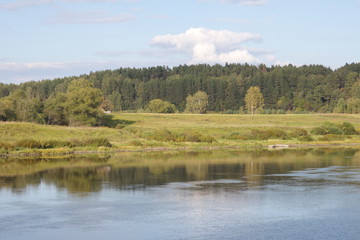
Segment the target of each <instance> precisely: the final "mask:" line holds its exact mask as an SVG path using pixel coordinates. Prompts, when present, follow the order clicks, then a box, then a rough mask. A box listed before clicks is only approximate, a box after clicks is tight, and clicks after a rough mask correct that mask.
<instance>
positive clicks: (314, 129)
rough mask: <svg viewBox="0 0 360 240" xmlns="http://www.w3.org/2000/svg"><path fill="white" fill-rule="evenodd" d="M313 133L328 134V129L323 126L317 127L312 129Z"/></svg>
mask: <svg viewBox="0 0 360 240" xmlns="http://www.w3.org/2000/svg"><path fill="white" fill-rule="evenodd" d="M311 133H312V134H314V135H326V134H327V131H326V129H325V128H323V127H315V128H313V129H312V130H311Z"/></svg>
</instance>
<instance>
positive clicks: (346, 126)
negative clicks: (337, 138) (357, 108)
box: [341, 122, 359, 135]
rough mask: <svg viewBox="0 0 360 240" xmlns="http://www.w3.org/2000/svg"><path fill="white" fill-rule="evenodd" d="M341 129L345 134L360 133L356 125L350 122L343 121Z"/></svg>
mask: <svg viewBox="0 0 360 240" xmlns="http://www.w3.org/2000/svg"><path fill="white" fill-rule="evenodd" d="M341 130H342V131H343V133H344V134H345V135H358V134H359V133H358V132H357V131H356V129H355V127H354V125H352V124H351V123H349V122H343V123H342V125H341Z"/></svg>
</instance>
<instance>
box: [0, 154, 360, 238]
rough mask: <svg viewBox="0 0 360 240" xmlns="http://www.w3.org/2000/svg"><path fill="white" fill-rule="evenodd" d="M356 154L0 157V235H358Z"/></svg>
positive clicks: (358, 163) (359, 206) (359, 182)
mask: <svg viewBox="0 0 360 240" xmlns="http://www.w3.org/2000/svg"><path fill="white" fill-rule="evenodd" d="M359 226H360V151H359V150H357V149H317V150H314V149H309V150H296V151H295V150H281V151H252V152H240V151H214V152H211V151H207V152H165V153H122V154H116V155H112V156H106V155H103V156H83V157H67V158H52V159H42V158H39V159H1V161H0V239H1V240H8V239H9V240H10V239H15V240H16V239H27V240H29V239H30V240H31V239H36V240H41V239H51V240H56V239H86V240H90V239H359V236H360V227H359Z"/></svg>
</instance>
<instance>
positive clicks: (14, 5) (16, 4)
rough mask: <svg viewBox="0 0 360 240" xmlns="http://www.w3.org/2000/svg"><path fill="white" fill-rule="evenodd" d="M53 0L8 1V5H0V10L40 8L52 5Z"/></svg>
mask: <svg viewBox="0 0 360 240" xmlns="http://www.w3.org/2000/svg"><path fill="white" fill-rule="evenodd" d="M53 2H54V1H53V0H27V1H25V0H22V1H11V2H10V1H8V3H3V4H0V9H4V10H13V11H14V10H19V9H22V8H27V7H33V6H42V5H48V4H51V3H53Z"/></svg>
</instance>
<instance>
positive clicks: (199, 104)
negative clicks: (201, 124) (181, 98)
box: [185, 91, 209, 114]
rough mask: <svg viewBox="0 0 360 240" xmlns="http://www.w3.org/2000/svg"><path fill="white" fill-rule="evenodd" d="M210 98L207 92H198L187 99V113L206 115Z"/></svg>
mask: <svg viewBox="0 0 360 240" xmlns="http://www.w3.org/2000/svg"><path fill="white" fill-rule="evenodd" d="M208 99H209V97H208V95H207V94H206V93H205V92H202V91H197V92H196V93H195V94H194V95H189V96H188V97H187V98H186V110H185V111H186V112H190V113H201V114H203V113H206V110H207V107H208V104H209V100H208Z"/></svg>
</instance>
